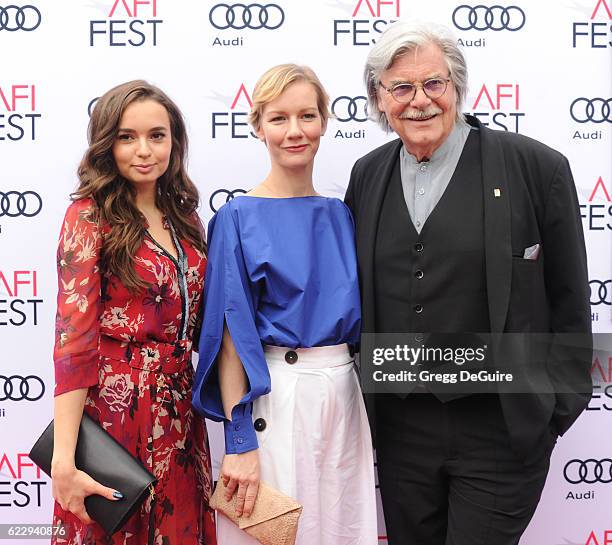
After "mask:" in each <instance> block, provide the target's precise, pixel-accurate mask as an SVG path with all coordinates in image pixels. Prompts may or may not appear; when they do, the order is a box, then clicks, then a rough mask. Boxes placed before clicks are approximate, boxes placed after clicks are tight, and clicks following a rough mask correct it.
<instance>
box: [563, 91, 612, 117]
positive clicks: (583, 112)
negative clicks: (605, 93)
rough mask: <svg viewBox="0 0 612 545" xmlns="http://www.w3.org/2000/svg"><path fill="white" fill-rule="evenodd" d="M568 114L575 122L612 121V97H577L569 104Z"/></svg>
mask: <svg viewBox="0 0 612 545" xmlns="http://www.w3.org/2000/svg"><path fill="white" fill-rule="evenodd" d="M570 115H571V116H572V119H573V120H574V121H576V122H577V123H588V122H589V121H592V122H593V123H604V122H605V121H607V122H608V123H612V98H608V99H605V98H599V97H598V98H586V97H580V98H577V99H576V100H574V102H572V104H571V106H570Z"/></svg>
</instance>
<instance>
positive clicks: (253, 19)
mask: <svg viewBox="0 0 612 545" xmlns="http://www.w3.org/2000/svg"><path fill="white" fill-rule="evenodd" d="M208 21H209V22H210V25H211V26H212V27H213V28H214V29H216V30H220V31H223V32H226V34H225V35H224V37H223V38H222V37H221V36H215V38H214V39H213V42H212V46H213V47H214V46H221V47H235V46H243V45H244V36H243V31H255V30H258V31H271V30H277V29H278V28H280V27H281V26H283V23H284V22H285V11H284V10H283V8H282V7H281V6H279V5H278V4H216V5H214V6H213V7H212V8H211V9H210V11H209V12H208ZM227 32H230V33H232V34H231V36H227Z"/></svg>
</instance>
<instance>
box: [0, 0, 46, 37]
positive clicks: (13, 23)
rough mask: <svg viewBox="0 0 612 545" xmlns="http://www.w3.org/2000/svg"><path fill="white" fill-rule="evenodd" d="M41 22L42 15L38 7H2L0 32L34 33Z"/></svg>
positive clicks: (0, 11)
mask: <svg viewBox="0 0 612 545" xmlns="http://www.w3.org/2000/svg"><path fill="white" fill-rule="evenodd" d="M41 22H42V15H41V13H40V10H39V9H38V8H37V7H36V6H33V5H27V6H15V5H10V6H0V32H2V31H3V30H4V31H6V32H18V31H23V32H32V31H33V30H36V29H37V28H38V27H39V26H40V23H41Z"/></svg>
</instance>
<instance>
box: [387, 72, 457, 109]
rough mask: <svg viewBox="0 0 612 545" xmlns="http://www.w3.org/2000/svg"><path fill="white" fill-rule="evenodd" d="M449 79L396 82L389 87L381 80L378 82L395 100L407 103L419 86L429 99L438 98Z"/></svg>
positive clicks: (444, 89) (410, 100) (443, 91)
mask: <svg viewBox="0 0 612 545" xmlns="http://www.w3.org/2000/svg"><path fill="white" fill-rule="evenodd" d="M449 81H450V78H432V79H428V80H427V81H424V82H417V83H396V84H395V85H393V86H392V87H390V88H387V87H385V86H384V85H383V84H382V82H381V81H379V82H378V84H379V85H380V86H381V87H382V88H383V89H384V90H385V91H387V93H390V94H391V96H392V97H393V98H394V99H395V100H396V101H397V102H401V103H402V104H408V103H409V102H412V100H413V99H414V97H415V96H416V92H417V89H418V88H419V87H420V88H421V89H423V92H424V93H425V95H427V97H429V98H430V99H432V100H435V99H436V98H440V97H441V96H442V95H443V94H444V93H445V92H446V88H447V87H448V82H449Z"/></svg>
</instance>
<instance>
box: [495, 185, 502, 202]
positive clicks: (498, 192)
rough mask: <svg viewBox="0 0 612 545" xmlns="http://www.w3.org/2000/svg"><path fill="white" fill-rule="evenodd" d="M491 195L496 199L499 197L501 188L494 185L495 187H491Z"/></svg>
mask: <svg viewBox="0 0 612 545" xmlns="http://www.w3.org/2000/svg"><path fill="white" fill-rule="evenodd" d="M493 196H494V197H495V198H496V199H499V198H500V197H501V189H500V188H499V187H496V188H495V189H493Z"/></svg>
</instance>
